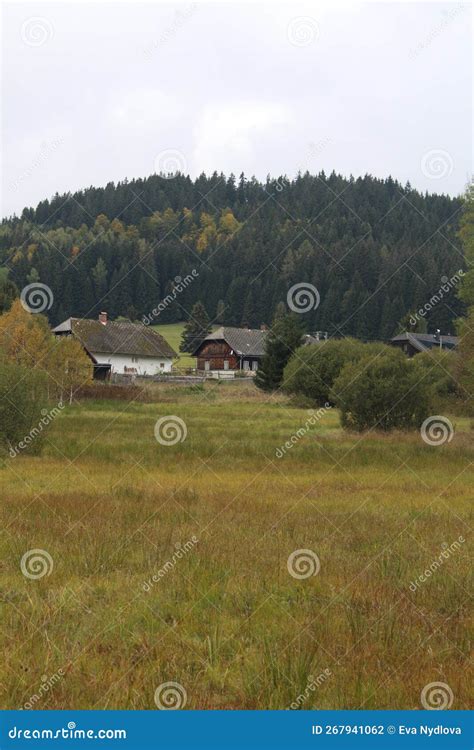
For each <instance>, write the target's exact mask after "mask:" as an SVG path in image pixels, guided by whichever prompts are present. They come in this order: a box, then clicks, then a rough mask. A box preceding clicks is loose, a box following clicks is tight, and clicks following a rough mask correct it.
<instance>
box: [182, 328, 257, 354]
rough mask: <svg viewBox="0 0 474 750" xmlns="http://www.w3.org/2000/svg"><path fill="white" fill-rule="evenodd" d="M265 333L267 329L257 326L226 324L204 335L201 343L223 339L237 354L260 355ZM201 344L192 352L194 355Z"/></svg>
mask: <svg viewBox="0 0 474 750" xmlns="http://www.w3.org/2000/svg"><path fill="white" fill-rule="evenodd" d="M267 333H268V331H261V330H260V329H259V328H258V329H255V328H229V327H228V326H221V328H218V329H217V330H216V331H213V332H212V333H210V334H209V335H208V336H206V338H205V339H204V341H203V343H204V342H206V341H225V342H226V343H227V344H229V346H230V348H231V349H233V350H234V352H235V353H236V354H238V355H242V356H245V355H247V356H248V357H262V356H263V355H264V354H265V338H266V336H267ZM201 346H202V344H201ZM201 346H199V347H198V348H197V349H196V351H195V352H193V354H194V356H196V355H197V353H198V351H199V349H200V348H201Z"/></svg>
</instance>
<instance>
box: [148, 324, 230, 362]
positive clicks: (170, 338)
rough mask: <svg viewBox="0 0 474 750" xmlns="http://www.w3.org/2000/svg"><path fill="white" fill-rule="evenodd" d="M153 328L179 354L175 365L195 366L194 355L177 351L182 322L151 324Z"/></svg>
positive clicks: (182, 326)
mask: <svg viewBox="0 0 474 750" xmlns="http://www.w3.org/2000/svg"><path fill="white" fill-rule="evenodd" d="M153 328H154V329H155V331H158V333H161V335H162V336H164V338H165V339H166V341H167V342H168V344H169V345H170V346H171V347H173V349H174V350H175V352H176V353H177V354H179V359H178V360H177V362H176V365H177V367H196V358H195V357H190V356H189V355H188V354H182V353H181V352H180V351H179V345H180V343H181V336H182V333H183V328H184V323H165V324H164V325H158V326H153ZM213 328H217V326H213Z"/></svg>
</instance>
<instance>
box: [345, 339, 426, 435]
mask: <svg viewBox="0 0 474 750" xmlns="http://www.w3.org/2000/svg"><path fill="white" fill-rule="evenodd" d="M331 398H332V399H333V400H334V402H335V403H336V405H337V406H338V407H339V409H340V410H341V424H342V426H343V427H346V428H349V429H356V430H367V429H370V428H378V429H380V430H393V429H402V430H404V429H415V428H418V427H420V425H421V424H422V422H423V420H424V419H426V417H427V416H428V415H429V413H430V404H431V388H430V387H429V386H426V385H425V384H424V383H423V381H421V380H420V378H419V371H418V370H417V368H416V366H415V364H414V362H412V361H410V360H408V359H407V358H406V357H405V356H404V355H403V354H402V353H401V352H397V351H394V350H390V349H388V351H387V352H386V353H385V352H384V353H383V354H381V355H380V356H378V357H376V358H374V357H373V356H368V357H367V356H366V357H363V358H362V359H359V361H358V362H355V363H353V362H352V363H348V364H347V365H345V366H344V368H343V370H342V372H341V374H340V375H339V377H338V378H337V380H336V381H335V383H334V386H333V388H332V392H331Z"/></svg>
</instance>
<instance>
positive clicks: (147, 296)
mask: <svg viewBox="0 0 474 750" xmlns="http://www.w3.org/2000/svg"><path fill="white" fill-rule="evenodd" d="M461 205H462V201H461V199H459V198H451V197H448V196H446V195H434V194H421V193H419V192H417V191H416V190H413V189H412V188H411V187H410V185H406V186H402V185H401V184H399V183H398V182H396V181H395V180H393V179H392V178H390V177H389V178H388V179H385V180H382V179H376V178H373V177H371V176H365V177H363V178H358V179H355V178H352V177H351V178H350V179H346V178H344V177H342V176H340V175H337V174H335V173H332V174H331V175H329V176H328V175H326V174H324V172H322V173H320V174H318V175H310V174H309V173H306V174H304V175H298V177H296V178H295V179H294V180H289V179H287V178H279V179H270V178H268V179H267V181H266V182H264V183H262V182H259V181H258V180H256V179H255V178H252V179H246V178H245V176H244V175H241V176H240V178H235V177H234V176H233V175H231V176H230V177H225V176H224V175H222V174H220V175H219V174H217V173H214V174H213V175H212V176H210V177H207V176H205V175H201V176H200V177H198V178H197V179H195V180H192V179H191V178H190V177H186V176H184V175H179V174H178V175H176V176H174V177H172V178H169V177H165V176H162V175H153V176H151V177H148V178H146V179H137V180H132V181H127V180H125V181H123V182H120V183H118V184H114V183H109V184H108V185H107V186H106V187H105V188H94V187H90V188H88V189H86V190H82V191H79V192H76V193H74V194H67V195H55V196H54V198H53V199H52V200H44V201H42V202H41V203H39V204H38V206H37V207H36V208H25V209H24V210H23V212H22V215H21V217H13V218H10V219H7V220H4V221H3V223H2V225H1V227H0V266H3V267H7V268H8V269H9V279H10V280H11V281H13V282H14V283H15V284H16V285H17V287H18V289H20V290H21V289H22V288H23V287H25V285H27V284H30V283H34V282H37V281H39V282H41V283H43V284H47V285H48V286H49V287H50V288H51V290H52V292H53V296H54V300H53V303H52V306H51V308H50V309H49V310H48V316H49V319H50V322H51V323H53V324H56V323H58V322H60V321H61V320H64V319H65V318H67V317H69V316H75V317H95V316H96V315H97V314H98V312H99V311H100V310H107V311H108V313H109V315H110V316H111V317H118V316H125V317H128V318H130V319H141V318H142V317H144V316H148V315H149V314H150V311H151V310H153V309H154V308H157V306H158V305H159V304H160V301H162V300H164V299H165V298H167V296H168V295H170V297H169V299H171V297H173V301H172V302H170V303H169V304H166V305H161V306H160V311H159V316H158V317H156V320H155V322H156V323H166V322H174V321H179V320H185V319H187V318H188V317H189V311H190V310H191V308H192V306H193V304H194V303H195V302H197V301H198V300H201V301H202V302H203V303H204V305H205V308H206V311H207V313H208V315H209V317H210V319H211V322H212V323H218V324H225V325H236V326H240V325H249V326H251V327H258V326H259V325H261V324H262V323H267V324H269V323H271V321H272V319H273V316H274V313H275V311H276V310H277V308H278V306H279V305H280V307H281V303H286V298H287V292H288V289H289V288H291V287H292V285H294V284H297V283H301V282H305V283H309V284H312V285H314V286H315V287H316V288H317V289H318V291H319V294H320V304H319V306H318V307H317V309H314V310H311V311H310V312H308V313H306V314H305V315H303V316H301V317H302V319H303V321H304V325H305V327H306V329H307V330H308V331H315V330H323V331H328V332H329V334H330V335H334V336H340V335H352V336H357V337H359V338H361V339H366V340H373V339H387V338H388V337H390V336H392V335H393V334H394V333H396V332H398V330H400V328H401V327H404V325H403V322H402V321H403V319H404V317H405V316H406V315H407V314H409V313H410V312H412V311H414V310H416V309H418V308H420V307H422V306H423V305H424V304H425V303H426V302H427V301H429V299H430V297H432V296H433V294H435V293H436V292H437V291H438V290H439V288H440V287H441V285H442V284H443V281H446V277H448V278H451V277H452V276H453V275H454V274H455V273H456V272H458V271H459V269H464V267H465V263H464V258H463V254H462V250H461V247H460V243H459V241H458V238H457V231H458V220H459V217H460V209H461ZM193 271H194V274H193V280H192V283H189V284H186V285H183V288H182V289H181V291H179V293H176V284H179V282H180V280H182V279H184V278H186V277H187V276H188V275H189V274H191V273H192V272H193ZM173 290H175V291H174V294H173ZM461 313H462V307H461V303H460V301H459V300H458V299H457V297H456V289H454V288H453V289H452V290H451V291H450V293H449V294H448V295H445V296H444V299H443V301H442V302H441V303H439V304H437V305H435V306H433V309H432V310H431V311H430V313H429V316H428V317H427V324H428V331H434V330H436V329H437V328H439V329H441V331H442V333H445V334H447V333H454V332H455V331H454V321H455V320H456V318H458V317H459V315H460V314H461Z"/></svg>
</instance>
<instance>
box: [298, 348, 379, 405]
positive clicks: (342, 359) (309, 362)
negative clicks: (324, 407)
mask: <svg viewBox="0 0 474 750" xmlns="http://www.w3.org/2000/svg"><path fill="white" fill-rule="evenodd" d="M387 349H388V347H387V346H385V345H384V344H363V343H362V342H360V341H356V340H355V339H340V340H336V339H334V340H330V341H324V342H321V343H320V344H311V345H310V346H302V347H300V348H299V349H297V351H296V352H295V354H294V356H293V357H292V358H291V359H290V361H289V362H288V364H287V366H286V367H285V370H284V373H283V390H284V391H286V393H292V394H296V395H298V396H305V397H306V398H309V399H311V400H312V401H315V402H316V403H318V404H325V403H327V402H330V403H332V401H331V395H330V392H331V388H332V387H333V385H334V382H335V380H336V378H337V377H338V376H339V374H340V372H341V370H342V368H343V367H344V365H346V364H347V363H348V362H357V361H358V360H359V359H361V357H364V356H367V355H370V356H372V357H375V356H376V355H377V354H379V353H380V352H383V351H385V350H387Z"/></svg>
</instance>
